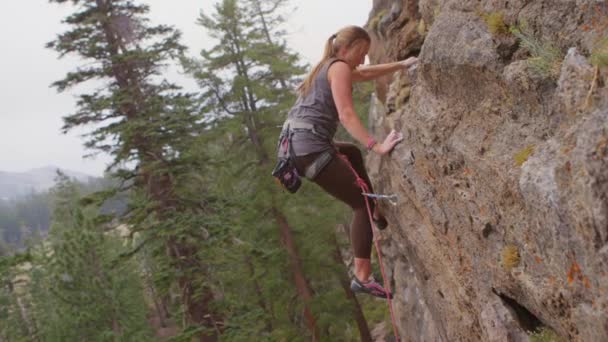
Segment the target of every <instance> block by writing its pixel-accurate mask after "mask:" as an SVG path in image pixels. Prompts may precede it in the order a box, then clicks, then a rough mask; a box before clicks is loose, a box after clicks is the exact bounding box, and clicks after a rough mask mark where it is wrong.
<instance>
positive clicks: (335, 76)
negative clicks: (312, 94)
mask: <svg viewBox="0 0 608 342" xmlns="http://www.w3.org/2000/svg"><path fill="white" fill-rule="evenodd" d="M328 80H329V83H330V85H331V92H332V95H333V98H334V102H335V103H336V108H337V110H338V117H339V119H340V123H341V124H342V126H344V128H345V129H346V131H347V132H348V133H349V134H350V135H351V136H352V137H353V138H354V139H355V140H357V141H358V142H359V143H360V144H361V145H363V146H367V144H368V143H369V141H370V140H372V139H373V136H372V135H371V134H369V132H368V131H367V129H366V128H365V126H363V123H361V120H360V119H359V116H357V113H356V112H355V108H354V106H353V97H352V71H351V69H350V67H349V66H348V65H347V64H346V63H344V62H336V63H334V64H332V66H331V67H330V68H329V72H328ZM401 140H403V137H402V136H401V134H399V133H396V132H394V131H393V132H391V133H390V134H389V135H388V137H386V139H385V140H384V142H383V143H382V144H376V145H374V148H373V150H374V152H376V153H379V154H386V153H388V152H390V150H392V149H393V147H394V146H395V145H396V144H397V143H398V142H399V141H401Z"/></svg>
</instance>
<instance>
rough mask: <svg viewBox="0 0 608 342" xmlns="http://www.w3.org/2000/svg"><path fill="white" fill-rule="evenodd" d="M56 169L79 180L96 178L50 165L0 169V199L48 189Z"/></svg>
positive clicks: (84, 180)
mask: <svg viewBox="0 0 608 342" xmlns="http://www.w3.org/2000/svg"><path fill="white" fill-rule="evenodd" d="M58 169H59V170H61V172H63V173H64V174H66V175H67V176H68V177H70V178H74V179H76V180H78V181H81V182H88V181H89V180H90V179H94V178H96V177H94V176H90V175H87V174H85V173H82V172H77V171H71V170H66V169H62V168H59V167H56V166H52V165H49V166H45V167H41V168H36V169H31V170H29V171H25V172H6V171H0V199H12V198H18V197H22V196H24V195H27V194H29V193H31V192H41V191H46V190H48V189H50V188H51V187H53V185H55V178H56V177H57V170H58Z"/></svg>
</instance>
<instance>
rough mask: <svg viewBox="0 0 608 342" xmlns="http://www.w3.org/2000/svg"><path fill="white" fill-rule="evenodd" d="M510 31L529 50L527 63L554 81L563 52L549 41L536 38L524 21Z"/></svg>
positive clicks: (558, 71) (557, 74)
mask: <svg viewBox="0 0 608 342" xmlns="http://www.w3.org/2000/svg"><path fill="white" fill-rule="evenodd" d="M510 31H511V33H512V34H513V35H514V36H515V37H517V38H518V39H519V42H520V45H521V46H522V47H523V48H524V49H526V50H528V52H530V58H528V60H527V61H528V65H530V67H531V68H532V70H533V71H534V72H535V73H537V74H538V75H540V76H541V77H543V78H549V79H551V80H553V81H556V80H557V79H558V78H559V75H560V73H561V65H562V60H563V59H564V56H563V53H562V52H561V51H560V50H559V49H558V48H557V47H555V46H554V45H553V44H552V43H551V42H548V41H546V40H542V39H539V38H537V37H536V36H535V35H534V33H533V32H532V31H531V30H530V29H529V27H528V25H527V24H526V23H525V22H522V23H521V24H520V25H519V27H518V26H513V27H511V29H510Z"/></svg>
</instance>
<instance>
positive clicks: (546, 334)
mask: <svg viewBox="0 0 608 342" xmlns="http://www.w3.org/2000/svg"><path fill="white" fill-rule="evenodd" d="M562 341H564V340H563V339H562V338H561V337H560V336H559V335H558V334H557V333H556V332H555V331H553V330H552V329H550V328H548V327H543V328H541V329H538V330H537V331H535V332H533V333H532V334H531V335H530V342H562Z"/></svg>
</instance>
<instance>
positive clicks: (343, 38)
mask: <svg viewBox="0 0 608 342" xmlns="http://www.w3.org/2000/svg"><path fill="white" fill-rule="evenodd" d="M360 39H364V40H366V41H368V42H369V41H370V40H371V39H370V37H369V34H368V33H367V31H365V30H364V29H363V28H361V27H359V26H347V27H345V28H343V29H341V30H340V31H338V33H334V34H332V35H331V36H330V37H329V38H328V39H327V41H326V42H325V49H324V51H323V57H322V58H321V61H319V63H317V65H315V67H314V68H312V71H311V72H310V74H308V76H306V78H305V79H304V81H303V82H302V83H301V84H300V85H299V86H298V89H297V90H298V92H299V93H300V95H306V94H308V91H309V90H310V87H311V86H312V83H313V81H314V79H315V78H316V77H317V74H318V73H319V70H321V68H322V67H323V65H324V64H325V62H326V61H327V60H329V59H331V58H334V57H336V53H337V52H338V51H339V50H340V49H341V48H342V47H343V46H346V47H350V46H351V45H353V43H354V42H355V41H357V40H360Z"/></svg>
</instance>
